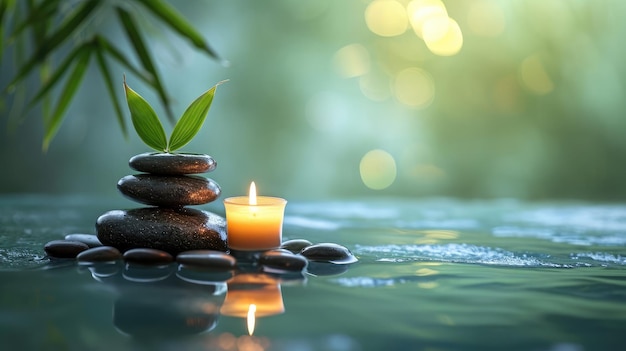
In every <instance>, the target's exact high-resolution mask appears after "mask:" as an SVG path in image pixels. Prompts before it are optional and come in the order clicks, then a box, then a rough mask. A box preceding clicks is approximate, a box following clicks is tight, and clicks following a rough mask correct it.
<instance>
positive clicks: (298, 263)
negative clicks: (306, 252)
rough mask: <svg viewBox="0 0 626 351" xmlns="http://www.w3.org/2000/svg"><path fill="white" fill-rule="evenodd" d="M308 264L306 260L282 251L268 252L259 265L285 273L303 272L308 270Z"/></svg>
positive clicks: (264, 254)
mask: <svg viewBox="0 0 626 351" xmlns="http://www.w3.org/2000/svg"><path fill="white" fill-rule="evenodd" d="M307 263H308V261H307V260H306V258H304V257H302V256H299V255H294V254H293V253H292V252H291V251H288V250H282V249H279V250H271V251H266V252H264V253H263V254H262V255H261V257H260V258H259V264H261V265H263V266H265V267H269V268H272V269H278V270H285V271H301V270H303V269H304V268H306V266H307Z"/></svg>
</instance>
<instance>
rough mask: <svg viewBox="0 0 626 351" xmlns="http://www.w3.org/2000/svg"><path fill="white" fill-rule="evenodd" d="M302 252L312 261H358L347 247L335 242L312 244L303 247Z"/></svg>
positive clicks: (344, 262)
mask: <svg viewBox="0 0 626 351" xmlns="http://www.w3.org/2000/svg"><path fill="white" fill-rule="evenodd" d="M300 254H301V255H302V256H304V257H306V258H307V259H309V260H311V261H319V262H331V263H335V264H349V263H354V262H356V261H358V260H357V258H356V257H354V255H353V254H352V252H350V250H348V249H347V248H346V247H344V246H341V245H338V244H333V243H321V244H315V245H311V246H309V247H306V248H304V249H302V251H301V252H300Z"/></svg>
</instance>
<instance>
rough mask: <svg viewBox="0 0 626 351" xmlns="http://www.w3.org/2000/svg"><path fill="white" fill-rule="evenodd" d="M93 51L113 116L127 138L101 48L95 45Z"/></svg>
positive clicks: (124, 124) (121, 114)
mask: <svg viewBox="0 0 626 351" xmlns="http://www.w3.org/2000/svg"><path fill="white" fill-rule="evenodd" d="M93 50H94V51H95V53H96V62H97V63H98V67H100V72H101V73H102V77H103V78H104V83H105V85H106V87H107V91H108V92H109V96H110V97H111V101H112V102H113V108H114V109H115V115H116V116H117V122H118V123H119V125H120V128H121V129H122V134H124V137H128V130H127V128H126V121H125V120H124V114H123V113H122V108H121V107H120V103H119V101H118V100H117V97H116V96H115V88H114V87H113V79H112V78H111V72H110V71H109V66H108V65H107V62H106V60H105V59H104V55H103V54H102V51H101V48H100V47H99V46H98V45H97V44H96V45H95V46H93Z"/></svg>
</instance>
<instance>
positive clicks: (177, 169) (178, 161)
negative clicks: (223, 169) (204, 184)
mask: <svg viewBox="0 0 626 351" xmlns="http://www.w3.org/2000/svg"><path fill="white" fill-rule="evenodd" d="M128 164H129V165H130V167H131V168H132V169H135V170H137V171H140V172H147V173H153V174H166V175H183V174H195V173H205V172H210V171H212V170H214V169H215V168H216V167H217V162H215V160H214V159H213V158H212V157H211V156H209V155H202V154H185V153H181V154H169V153H164V152H147V153H144V154H139V155H135V156H133V157H131V159H130V161H128Z"/></svg>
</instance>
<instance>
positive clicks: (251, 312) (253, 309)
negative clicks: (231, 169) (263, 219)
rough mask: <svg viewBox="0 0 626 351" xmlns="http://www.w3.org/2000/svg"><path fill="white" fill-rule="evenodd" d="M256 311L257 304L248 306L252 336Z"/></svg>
mask: <svg viewBox="0 0 626 351" xmlns="http://www.w3.org/2000/svg"><path fill="white" fill-rule="evenodd" d="M253 184H254V183H253ZM255 313H256V305H255V304H251V305H250V307H248V335H250V336H252V334H253V333H254V325H255V323H256V316H255V315H254V314H255Z"/></svg>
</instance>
